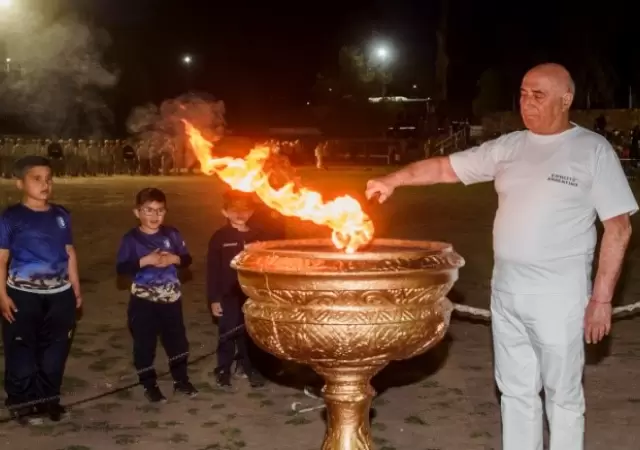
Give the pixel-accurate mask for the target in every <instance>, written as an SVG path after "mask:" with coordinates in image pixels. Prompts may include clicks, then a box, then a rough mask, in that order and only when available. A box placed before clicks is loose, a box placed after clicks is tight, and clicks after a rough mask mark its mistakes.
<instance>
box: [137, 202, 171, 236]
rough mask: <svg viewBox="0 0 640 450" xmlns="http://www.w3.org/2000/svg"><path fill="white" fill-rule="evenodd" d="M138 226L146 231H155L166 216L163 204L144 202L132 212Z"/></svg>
mask: <svg viewBox="0 0 640 450" xmlns="http://www.w3.org/2000/svg"><path fill="white" fill-rule="evenodd" d="M133 213H134V214H135V215H136V217H137V218H138V220H140V225H142V226H143V227H144V228H146V229H147V230H154V231H155V230H157V229H159V228H160V225H162V222H164V217H165V215H166V214H167V207H166V205H165V204H164V203H160V202H146V203H144V204H143V205H140V207H138V208H136V209H134V210H133Z"/></svg>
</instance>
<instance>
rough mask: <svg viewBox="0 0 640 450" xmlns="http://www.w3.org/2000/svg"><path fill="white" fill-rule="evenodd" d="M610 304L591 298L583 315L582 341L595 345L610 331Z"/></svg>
mask: <svg viewBox="0 0 640 450" xmlns="http://www.w3.org/2000/svg"><path fill="white" fill-rule="evenodd" d="M611 313H612V307H611V302H601V301H598V300H597V299H594V298H593V297H592V298H591V300H589V304H588V305H587V310H586V311H585V315H584V340H585V341H586V342H587V344H597V343H598V342H600V341H601V340H602V339H604V337H605V336H607V335H608V334H609V332H610V331H611Z"/></svg>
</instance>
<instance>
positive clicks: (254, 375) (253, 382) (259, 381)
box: [247, 369, 267, 388]
mask: <svg viewBox="0 0 640 450" xmlns="http://www.w3.org/2000/svg"><path fill="white" fill-rule="evenodd" d="M247 378H248V379H249V385H250V386H251V387H252V388H261V387H263V386H264V385H265V384H266V383H267V380H265V378H264V377H263V376H262V375H261V374H260V372H258V371H257V370H255V369H253V370H251V371H250V372H248V373H247Z"/></svg>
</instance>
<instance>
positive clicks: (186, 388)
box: [173, 381, 198, 397]
mask: <svg viewBox="0 0 640 450" xmlns="http://www.w3.org/2000/svg"><path fill="white" fill-rule="evenodd" d="M173 392H174V393H175V392H180V393H181V394H184V395H186V396H189V397H195V396H196V395H198V390H197V389H196V387H195V386H194V385H193V384H191V383H190V382H189V381H176V382H174V383H173Z"/></svg>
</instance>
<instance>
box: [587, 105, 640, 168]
mask: <svg viewBox="0 0 640 450" xmlns="http://www.w3.org/2000/svg"><path fill="white" fill-rule="evenodd" d="M593 130H594V131H595V132H596V133H599V134H601V135H602V136H604V137H605V138H607V140H608V141H609V142H611V145H612V146H613V148H614V149H615V151H616V153H617V154H618V157H619V158H620V160H621V162H622V167H623V168H624V170H625V173H626V174H627V176H628V177H630V178H635V172H636V171H637V170H638V167H639V163H640V124H638V123H636V124H635V125H634V127H633V128H631V129H627V130H619V129H616V128H611V127H609V126H608V125H607V118H606V117H605V116H604V115H600V116H598V117H597V118H596V120H595V123H594V125H593Z"/></svg>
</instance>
